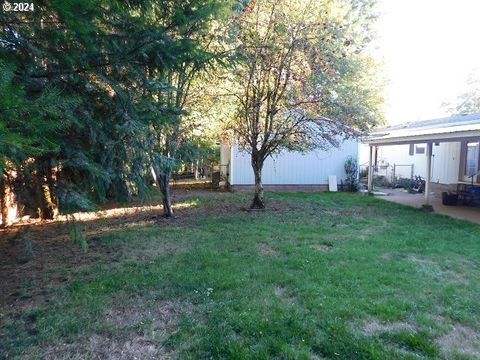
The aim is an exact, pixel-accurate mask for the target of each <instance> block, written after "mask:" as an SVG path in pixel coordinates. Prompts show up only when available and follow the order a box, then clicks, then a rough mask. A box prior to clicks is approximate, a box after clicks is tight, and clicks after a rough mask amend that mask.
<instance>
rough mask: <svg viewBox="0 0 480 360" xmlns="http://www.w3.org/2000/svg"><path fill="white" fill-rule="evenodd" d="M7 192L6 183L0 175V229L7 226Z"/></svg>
mask: <svg viewBox="0 0 480 360" xmlns="http://www.w3.org/2000/svg"><path fill="white" fill-rule="evenodd" d="M7 197H8V191H7V181H6V179H5V176H4V175H3V174H0V214H1V215H2V222H1V223H0V227H6V226H8V204H7V201H8V199H7Z"/></svg>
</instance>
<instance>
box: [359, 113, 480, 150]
mask: <svg viewBox="0 0 480 360" xmlns="http://www.w3.org/2000/svg"><path fill="white" fill-rule="evenodd" d="M474 137H480V113H474V114H462V115H454V116H450V117H446V118H440V119H432V120H422V121H415V122H408V123H405V124H400V125H392V126H386V127H383V128H379V129H377V130H376V131H374V132H372V133H370V134H369V135H368V136H366V137H365V138H363V139H362V142H364V143H367V144H370V145H382V144H383V145H397V144H412V143H425V142H446V141H460V140H462V139H468V138H474Z"/></svg>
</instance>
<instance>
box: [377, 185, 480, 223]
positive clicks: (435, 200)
mask: <svg viewBox="0 0 480 360" xmlns="http://www.w3.org/2000/svg"><path fill="white" fill-rule="evenodd" d="M375 190H376V192H377V191H378V192H382V193H386V194H387V195H384V196H381V195H380V196H379V195H377V196H378V197H379V198H382V199H385V200H388V201H393V202H396V203H399V204H403V205H409V206H414V207H418V208H419V207H422V205H423V204H424V202H425V195H424V194H410V193H408V192H406V191H405V190H404V189H375ZM440 195H441V194H433V193H431V196H430V201H431V205H432V206H433V210H434V211H435V212H436V213H438V214H443V215H448V216H451V217H453V218H457V219H462V220H468V221H472V222H475V223H477V224H480V206H465V205H462V204H461V203H459V205H457V206H445V205H443V204H442V199H441V197H440Z"/></svg>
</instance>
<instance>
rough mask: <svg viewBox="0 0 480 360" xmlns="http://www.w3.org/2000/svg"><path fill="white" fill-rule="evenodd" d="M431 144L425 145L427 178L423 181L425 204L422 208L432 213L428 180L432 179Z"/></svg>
mask: <svg viewBox="0 0 480 360" xmlns="http://www.w3.org/2000/svg"><path fill="white" fill-rule="evenodd" d="M432 145H433V144H432V143H431V142H429V143H427V151H426V152H427V171H426V174H427V178H426V179H425V203H424V204H423V208H424V209H426V210H430V211H433V207H432V205H430V180H431V179H432Z"/></svg>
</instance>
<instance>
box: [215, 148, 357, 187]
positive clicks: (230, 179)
mask: <svg viewBox="0 0 480 360" xmlns="http://www.w3.org/2000/svg"><path fill="white" fill-rule="evenodd" d="M358 145H359V144H358V141H357V140H352V139H350V140H345V141H343V142H342V143H341V145H340V147H338V148H330V149H329V150H314V151H309V152H306V153H301V152H294V151H283V152H281V153H279V154H275V155H272V156H270V157H268V158H267V160H266V161H265V163H264V166H263V171H262V182H263V185H264V189H265V190H267V191H268V190H277V191H289V190H294V191H295V190H296V191H325V190H328V177H329V176H331V175H335V176H336V177H337V182H338V183H339V184H340V183H341V181H343V180H344V179H345V178H346V174H345V169H344V164H345V160H346V159H347V158H348V157H349V156H353V157H354V158H355V159H358ZM220 163H221V165H220V172H221V174H222V177H223V178H224V179H225V180H226V182H227V183H228V185H229V186H230V188H231V189H232V190H251V189H253V185H254V183H255V180H254V176H253V170H252V165H251V160H250V154H249V153H248V152H247V151H245V150H243V149H242V148H240V147H239V146H238V145H235V144H234V145H227V144H223V145H222V146H221V151H220Z"/></svg>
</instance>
